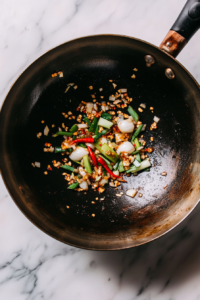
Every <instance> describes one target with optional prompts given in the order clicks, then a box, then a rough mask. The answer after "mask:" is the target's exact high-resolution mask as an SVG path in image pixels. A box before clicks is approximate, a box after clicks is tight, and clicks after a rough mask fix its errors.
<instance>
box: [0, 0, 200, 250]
mask: <svg viewBox="0 0 200 300" xmlns="http://www.w3.org/2000/svg"><path fill="white" fill-rule="evenodd" d="M199 26H200V1H195V0H190V1H188V2H187V3H186V5H185V7H184V8H183V10H182V12H181V14H180V16H179V17H178V19H177V21H176V22H175V24H174V25H173V26H172V28H171V30H170V31H169V33H168V34H167V36H166V37H165V39H164V40H163V42H162V44H161V45H160V48H158V47H156V46H154V45H151V44H149V43H147V42H144V41H141V40H138V39H135V38H130V37H126V36H118V35H98V36H88V37H84V38H79V39H76V40H72V41H70V42H67V43H65V44H62V45H60V46H58V47H56V48H54V49H52V50H50V51H49V52H47V53H46V54H44V55H43V56H41V57H40V58H38V59H37V60H36V61H35V62H34V63H32V64H31V65H30V66H29V67H28V68H27V69H26V70H25V71H24V72H23V73H22V74H21V76H20V77H19V78H18V79H17V81H16V82H15V83H14V84H13V86H12V88H11V89H10V91H9V93H8V95H7V97H6V99H5V101H4V104H3V107H2V110H1V116H0V157H1V161H0V167H1V172H2V176H3V179H4V182H5V184H6V186H7V188H8V190H9V192H10V195H11V196H12V198H13V200H14V201H15V203H16V205H17V206H18V207H19V209H20V210H21V211H22V212H23V213H24V214H25V215H26V217H27V218H28V219H29V220H30V221H32V222H33V223H34V224H35V225H36V226H37V227H39V228H40V229H41V230H43V231H44V232H46V233H47V234H49V235H50V236H52V237H53V238H56V239H57V240H60V241H62V242H64V243H67V244H70V245H73V246H77V247H81V248H86V249H93V250H115V249H125V248H129V247H134V246H138V245H141V244H144V243H147V242H149V241H152V240H154V239H156V238H158V237H159V236H161V235H163V234H164V233H166V232H168V231H169V230H171V229H172V228H173V227H174V226H176V225H177V224H179V223H180V222H181V221H182V220H183V219H184V218H185V217H186V216H187V215H188V214H189V213H190V212H191V211H192V210H193V208H194V207H195V206H196V205H197V203H198V201H199V196H200V151H199V150H200V149H199V148H200V143H199V141H200V91H199V85H198V84H197V82H196V81H195V80H194V78H193V77H192V76H191V75H190V74H189V73H188V71H187V70H186V69H185V68H184V67H183V66H182V65H181V64H180V63H179V62H178V61H177V60H176V59H175V58H174V57H175V56H176V55H177V54H178V53H179V52H180V51H181V50H182V48H183V47H184V46H185V45H186V43H187V41H189V39H190V38H191V36H192V35H193V34H194V33H195V32H196V30H197V29H199ZM133 68H137V69H138V72H137V73H136V78H135V79H132V78H131V75H132V74H133ZM58 71H63V73H64V77H63V78H59V77H55V78H52V77H51V74H52V73H54V72H58ZM109 79H113V81H114V82H115V83H116V84H117V85H118V87H119V88H120V87H121V88H127V89H128V92H129V95H130V96H131V97H133V102H132V106H133V107H134V108H135V109H137V107H138V106H139V104H140V103H146V104H147V108H148V109H146V110H145V112H144V113H142V114H141V120H142V121H143V122H145V123H147V130H146V132H145V140H146V141H147V146H150V145H151V146H154V147H155V151H154V152H153V154H152V155H151V162H152V165H153V167H152V168H151V171H150V172H142V173H140V174H139V175H138V176H131V177H129V178H128V177H127V183H123V191H126V190H127V189H129V188H135V189H136V190H138V191H139V193H142V194H143V197H141V198H139V197H138V196H136V197H135V198H133V199H132V198H129V197H127V196H126V195H125V194H124V195H122V197H119V198H118V197H117V196H116V190H115V189H113V188H112V187H106V190H105V192H104V194H101V195H99V194H97V193H96V192H94V191H93V190H89V192H88V193H87V194H85V193H78V192H75V191H72V190H68V189H67V182H66V181H65V180H64V179H63V176H62V171H61V170H59V169H54V170H53V172H50V171H49V172H48V175H47V176H45V175H44V171H46V168H47V165H48V164H51V162H52V160H54V159H56V160H57V159H58V155H57V154H55V153H44V152H43V147H44V143H45V142H49V143H52V144H53V145H54V146H56V145H60V143H61V140H62V137H57V139H56V140H55V139H53V138H52V133H54V132H55V131H56V130H54V129H55V128H57V127H59V126H61V124H62V123H63V122H64V123H65V124H66V126H71V125H72V124H73V123H74V121H73V120H71V121H70V120H68V121H67V119H65V118H64V117H63V115H62V112H67V111H69V110H71V111H75V109H76V107H77V106H78V103H79V102H80V101H82V100H84V101H91V91H90V90H89V89H88V86H90V85H92V86H93V87H94V90H93V92H96V96H97V99H98V100H99V96H100V94H101V95H104V97H105V99H108V96H109V95H110V94H111V93H112V91H113V89H112V84H111V83H110V82H109ZM69 82H74V83H76V85H77V86H78V89H77V90H73V89H70V90H69V91H68V92H67V93H64V91H65V89H66V86H67V83H69ZM99 88H103V92H101V93H100V91H99ZM150 106H152V107H154V115H156V116H158V117H159V118H160V122H159V124H158V129H157V130H155V131H154V132H153V133H152V131H150V130H149V128H150V124H151V123H152V120H153V116H154V115H153V114H152V113H151V111H150V110H149V107H150ZM42 120H44V121H45V123H41V121H42ZM51 124H55V128H54V129H53V128H52V127H51ZM46 125H48V127H49V128H50V134H49V136H48V137H45V136H44V135H43V136H42V137H41V138H40V139H37V138H36V133H37V132H40V131H43V130H44V127H45V126H46ZM152 135H153V137H154V142H150V137H151V136H152ZM35 161H39V162H41V168H40V169H39V168H33V167H32V166H31V163H32V162H35ZM163 171H166V172H167V176H165V177H162V176H160V173H161V172H163ZM139 193H138V194H139ZM96 197H99V200H95V198H96ZM101 197H105V200H103V201H101V200H100V198H101ZM92 201H95V204H92V203H91V202H92ZM67 206H68V207H69V208H67ZM92 214H95V217H92Z"/></svg>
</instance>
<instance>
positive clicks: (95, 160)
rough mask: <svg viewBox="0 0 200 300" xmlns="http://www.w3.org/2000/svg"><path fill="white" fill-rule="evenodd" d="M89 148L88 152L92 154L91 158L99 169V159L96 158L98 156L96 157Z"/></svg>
mask: <svg viewBox="0 0 200 300" xmlns="http://www.w3.org/2000/svg"><path fill="white" fill-rule="evenodd" d="M87 148H88V151H89V153H90V157H91V159H92V161H93V163H94V165H95V166H96V167H98V164H97V158H96V156H95V155H94V153H93V152H92V149H91V148H90V147H89V146H87Z"/></svg>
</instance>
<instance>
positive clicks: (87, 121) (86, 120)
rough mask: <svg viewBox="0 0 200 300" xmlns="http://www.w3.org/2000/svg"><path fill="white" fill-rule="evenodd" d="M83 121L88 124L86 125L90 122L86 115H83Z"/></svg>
mask: <svg viewBox="0 0 200 300" xmlns="http://www.w3.org/2000/svg"><path fill="white" fill-rule="evenodd" d="M83 121H85V122H86V123H87V124H88V126H90V125H91V122H90V120H89V119H88V118H87V117H85V118H84V119H83Z"/></svg>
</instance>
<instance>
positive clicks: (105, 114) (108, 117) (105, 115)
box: [101, 112, 112, 120]
mask: <svg viewBox="0 0 200 300" xmlns="http://www.w3.org/2000/svg"><path fill="white" fill-rule="evenodd" d="M101 117H102V118H104V119H106V120H112V116H111V115H110V114H109V113H107V112H104V113H102V115H101Z"/></svg>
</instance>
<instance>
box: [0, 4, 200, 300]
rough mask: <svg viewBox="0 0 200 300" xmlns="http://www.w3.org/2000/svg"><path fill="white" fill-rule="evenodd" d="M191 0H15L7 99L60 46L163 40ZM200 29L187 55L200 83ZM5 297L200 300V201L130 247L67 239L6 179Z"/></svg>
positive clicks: (0, 245) (4, 42)
mask: <svg viewBox="0 0 200 300" xmlns="http://www.w3.org/2000/svg"><path fill="white" fill-rule="evenodd" d="M184 3H185V0H176V1H174V0H168V1H164V0H143V1H139V0H137V1H136V0H124V1H120V0H71V1H69V0H57V1H53V0H40V1H39V0H35V1H32V0H31V1H25V0H18V1H14V0H7V1H4V0H2V1H1V10H0V68H1V85H0V102H1V103H3V100H4V98H5V96H6V94H7V92H8V91H9V88H10V86H11V85H12V83H13V82H14V81H15V80H16V79H17V77H18V76H19V75H20V73H21V72H22V71H23V70H24V69H25V68H26V67H28V65H29V64H30V63H31V62H33V61H34V60H35V59H36V58H37V57H38V56H40V55H42V54H43V53H45V52H46V51H48V50H49V49H51V48H52V47H55V46H57V45H58V44H61V43H64V42H66V41H68V40H70V39H74V38H77V37H79V36H85V35H92V34H100V33H115V34H122V35H129V36H134V37H137V38H140V39H144V40H146V41H148V42H151V43H153V44H156V45H159V44H160V42H161V41H162V39H163V38H164V36H165V34H166V33H167V31H168V29H169V28H170V26H171V25H172V24H173V22H174V20H175V18H176V16H177V14H178V13H179V11H180V10H181V8H182V6H183V5H184ZM199 53H200V32H198V33H197V34H196V36H195V37H194V38H192V40H191V41H190V43H189V44H188V45H187V46H186V48H185V49H184V50H183V52H182V53H181V54H180V55H179V57H178V59H179V61H180V62H181V63H182V64H183V65H184V66H185V67H186V68H187V69H188V70H189V71H190V72H191V74H192V75H193V76H194V77H195V78H196V80H197V81H199V82H200V55H199ZM0 191H1V193H0V299H1V300H8V299H15V300H25V299H27V300H39V299H45V300H49V299H53V300H58V299H59V300H64V299H65V300H66V299H70V300H79V299H80V300H82V299H83V300H84V299H87V300H93V299H95V300H111V299H112V300H133V299H138V300H152V299H153V300H197V299H200V285H199V282H200V218H199V215H200V206H199V205H198V206H197V207H196V209H195V210H194V211H193V212H192V213H191V214H190V216H189V217H188V218H186V220H185V221H184V222H182V223H181V224H180V225H179V226H178V227H176V228H175V229H174V230H173V231H171V232H170V233H168V234H166V235H165V236H163V237H162V238H160V239H158V240H156V241H154V242H152V243H149V244H146V245H143V246H140V247H137V248H133V249H129V250H124V251H118V252H94V251H86V250H80V249H77V248H74V247H71V246H67V245H64V244H62V243H60V242H58V241H56V240H54V239H52V238H50V237H49V236H47V235H46V234H44V233H43V232H41V231H40V230H39V229H37V228H36V227H35V226H34V225H32V223H30V222H29V221H28V220H27V219H26V218H25V217H24V215H23V214H22V213H21V212H20V211H19V209H18V208H17V207H16V205H15V204H14V202H13V201H12V199H11V197H10V196H9V194H8V191H7V190H6V188H5V186H4V183H3V181H2V179H1V181H0Z"/></svg>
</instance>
